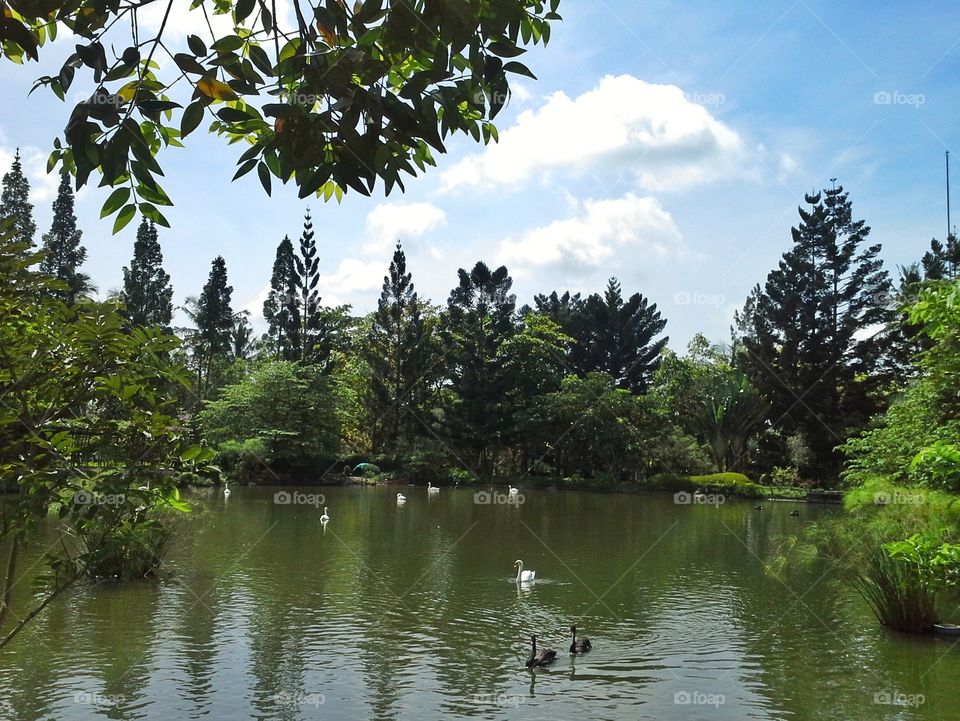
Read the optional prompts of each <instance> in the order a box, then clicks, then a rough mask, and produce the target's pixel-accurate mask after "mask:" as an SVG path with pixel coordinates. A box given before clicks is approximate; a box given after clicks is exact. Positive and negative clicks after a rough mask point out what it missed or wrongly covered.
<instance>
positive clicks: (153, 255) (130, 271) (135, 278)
mask: <svg viewBox="0 0 960 721" xmlns="http://www.w3.org/2000/svg"><path fill="white" fill-rule="evenodd" d="M122 298H123V304H124V315H126V317H127V319H128V320H129V321H130V323H132V324H133V325H137V326H148V325H159V326H162V327H163V328H169V327H170V321H171V319H172V318H173V288H172V287H171V285H170V275H169V274H168V273H167V272H166V271H165V270H164V269H163V253H162V251H161V250H160V241H159V239H158V237H157V227H156V226H155V225H154V224H153V221H152V220H147V219H146V218H144V219H143V220H142V221H141V222H140V227H139V228H137V238H136V240H135V241H134V242H133V259H132V260H131V261H130V266H129V267H124V269H123V295H122Z"/></svg>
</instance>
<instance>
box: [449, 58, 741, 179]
mask: <svg viewBox="0 0 960 721" xmlns="http://www.w3.org/2000/svg"><path fill="white" fill-rule="evenodd" d="M748 155H749V154H748V153H747V152H746V150H745V147H744V141H743V139H742V138H741V137H740V136H739V135H738V134H737V133H736V132H735V131H734V130H732V129H730V128H729V127H727V126H726V125H724V124H723V123H722V122H720V121H719V120H717V119H716V118H714V117H713V116H712V115H711V114H710V112H709V110H707V108H705V107H704V106H702V105H698V104H696V103H694V102H691V101H690V100H689V99H688V98H687V97H685V96H684V93H683V91H682V90H681V89H680V88H678V87H677V86H675V85H661V84H656V83H647V82H644V81H643V80H640V79H638V78H635V77H633V76H631V75H618V76H610V75H608V76H605V77H604V78H602V79H601V80H600V83H599V84H598V85H597V87H595V88H594V89H592V90H590V91H588V92H586V93H584V94H583V95H580V96H578V97H576V98H570V97H569V96H568V95H566V93H563V92H556V93H554V94H553V95H551V96H549V97H548V98H547V99H546V101H545V102H544V103H543V105H541V106H540V107H538V108H536V109H531V110H526V111H524V112H522V113H521V114H520V115H519V116H517V120H516V123H515V124H514V125H513V126H512V127H510V128H507V129H506V130H504V131H503V132H501V133H500V142H499V143H497V144H491V145H489V146H488V147H487V148H485V149H484V151H483V152H481V153H478V154H474V155H470V156H468V157H466V158H464V159H463V160H461V161H460V162H458V163H456V164H455V165H454V166H453V167H451V168H450V169H449V170H447V171H446V172H445V173H444V174H443V176H442V180H443V189H444V190H452V189H454V188H462V187H475V186H489V185H495V186H496V185H500V186H512V187H516V186H520V185H522V184H524V183H526V182H528V181H530V180H531V179H533V178H535V177H537V176H540V175H542V174H544V173H551V172H559V171H564V172H570V173H573V174H583V173H587V172H591V171H600V170H602V172H603V173H605V174H606V173H609V172H611V171H621V172H623V171H626V172H628V173H632V174H634V175H635V176H636V180H637V182H638V183H639V185H640V187H642V188H644V189H645V190H648V191H654V190H670V189H676V188H682V187H687V186H690V185H695V184H698V183H704V182H709V181H711V180H715V179H717V178H720V177H724V176H728V175H731V174H742V173H744V172H746V169H745V166H746V165H747V164H748V161H747V158H748Z"/></svg>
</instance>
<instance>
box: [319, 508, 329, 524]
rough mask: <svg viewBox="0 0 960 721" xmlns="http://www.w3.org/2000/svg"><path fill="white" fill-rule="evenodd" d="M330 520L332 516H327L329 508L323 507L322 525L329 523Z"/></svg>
mask: <svg viewBox="0 0 960 721" xmlns="http://www.w3.org/2000/svg"><path fill="white" fill-rule="evenodd" d="M329 520H330V516H329V515H328V514H327V507H326V506H324V507H323V515H322V516H320V523H327V522H328V521H329Z"/></svg>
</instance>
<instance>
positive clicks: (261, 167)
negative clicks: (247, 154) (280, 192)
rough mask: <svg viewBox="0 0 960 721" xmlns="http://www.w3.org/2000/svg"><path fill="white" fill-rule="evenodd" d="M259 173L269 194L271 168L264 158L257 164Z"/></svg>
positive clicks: (261, 182) (262, 183)
mask: <svg viewBox="0 0 960 721" xmlns="http://www.w3.org/2000/svg"><path fill="white" fill-rule="evenodd" d="M257 174H258V175H259V176H260V184H261V185H262V186H263V189H264V190H266V191H267V195H270V168H268V167H267V164H266V163H264V162H263V161H262V160H261V161H260V163H259V164H258V165H257Z"/></svg>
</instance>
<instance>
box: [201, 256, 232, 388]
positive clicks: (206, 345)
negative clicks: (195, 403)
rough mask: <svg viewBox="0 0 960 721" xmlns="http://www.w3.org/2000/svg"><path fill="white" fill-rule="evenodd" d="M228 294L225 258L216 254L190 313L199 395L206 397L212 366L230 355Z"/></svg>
mask: <svg viewBox="0 0 960 721" xmlns="http://www.w3.org/2000/svg"><path fill="white" fill-rule="evenodd" d="M232 294H233V287H232V286H230V285H227V264H226V261H224V259H223V257H222V256H219V255H218V256H217V257H216V258H214V260H213V262H212V263H211V266H210V275H209V276H208V277H207V282H206V283H205V284H204V286H203V291H202V292H201V293H200V297H199V298H198V299H196V301H195V303H194V304H193V310H192V313H191V315H192V320H193V321H194V324H195V325H196V331H195V332H194V333H193V335H192V338H191V341H192V345H193V349H194V356H195V358H194V361H195V363H196V369H197V386H198V395H199V396H200V398H205V397H207V394H208V392H209V390H210V387H211V385H212V381H213V375H214V369H215V367H216V366H217V365H218V363H219V362H220V361H223V360H226V359H227V358H228V356H229V355H230V351H231V345H232V334H233V329H234V315H233V309H232V308H231V307H230V300H231V296H232Z"/></svg>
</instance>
